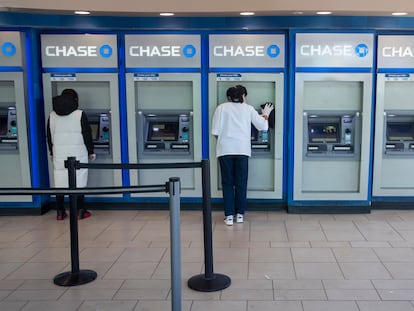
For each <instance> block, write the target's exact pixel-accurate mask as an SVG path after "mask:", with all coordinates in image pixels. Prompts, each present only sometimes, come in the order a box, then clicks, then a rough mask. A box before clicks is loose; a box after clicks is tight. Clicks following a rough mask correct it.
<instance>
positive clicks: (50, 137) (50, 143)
mask: <svg viewBox="0 0 414 311" xmlns="http://www.w3.org/2000/svg"><path fill="white" fill-rule="evenodd" d="M46 134H47V145H48V146H49V153H50V155H51V156H52V155H53V142H52V134H51V132H50V118H49V119H47V133H46Z"/></svg>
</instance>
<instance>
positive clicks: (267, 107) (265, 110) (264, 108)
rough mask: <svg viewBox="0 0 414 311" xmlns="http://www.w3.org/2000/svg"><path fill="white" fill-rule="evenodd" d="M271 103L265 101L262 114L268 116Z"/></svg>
mask: <svg viewBox="0 0 414 311" xmlns="http://www.w3.org/2000/svg"><path fill="white" fill-rule="evenodd" d="M273 108H274V107H273V103H271V102H267V103H265V105H264V107H263V108H262V115H266V116H269V115H270V113H271V112H272V110H273Z"/></svg>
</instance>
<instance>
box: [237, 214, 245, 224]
mask: <svg viewBox="0 0 414 311" xmlns="http://www.w3.org/2000/svg"><path fill="white" fill-rule="evenodd" d="M243 221H244V219H243V214H237V215H236V222H237V223H238V224H241V223H243Z"/></svg>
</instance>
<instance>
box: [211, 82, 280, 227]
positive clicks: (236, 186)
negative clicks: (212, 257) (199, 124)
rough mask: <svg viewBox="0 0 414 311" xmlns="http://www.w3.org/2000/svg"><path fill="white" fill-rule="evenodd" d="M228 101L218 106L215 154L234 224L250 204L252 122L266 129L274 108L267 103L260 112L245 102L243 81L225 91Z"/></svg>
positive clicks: (228, 220)
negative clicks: (248, 180) (248, 190)
mask: <svg viewBox="0 0 414 311" xmlns="http://www.w3.org/2000/svg"><path fill="white" fill-rule="evenodd" d="M226 96H227V100H228V102H225V103H222V104H220V105H218V106H217V108H216V110H215V112H214V115H213V121H212V129H211V133H212V134H213V135H214V136H215V137H216V138H217V146H216V156H217V158H218V160H219V163H220V173H221V185H222V189H223V202H224V216H225V218H224V222H225V223H226V225H229V226H231V225H233V216H234V215H235V216H236V222H237V223H242V222H243V221H244V219H243V217H244V212H245V210H246V205H247V198H246V196H247V177H248V171H249V165H248V161H249V157H250V156H251V126H252V124H253V126H255V127H256V128H257V129H258V130H260V131H267V130H268V127H269V124H268V121H267V120H268V117H269V114H270V112H271V111H272V109H273V105H272V104H270V103H269V104H267V105H265V107H264V108H263V109H262V115H260V114H259V113H258V112H257V111H256V110H255V109H254V107H253V106H250V105H248V104H247V103H246V97H247V90H246V88H245V87H244V86H242V85H236V86H233V87H230V88H229V89H228V90H227V92H226Z"/></svg>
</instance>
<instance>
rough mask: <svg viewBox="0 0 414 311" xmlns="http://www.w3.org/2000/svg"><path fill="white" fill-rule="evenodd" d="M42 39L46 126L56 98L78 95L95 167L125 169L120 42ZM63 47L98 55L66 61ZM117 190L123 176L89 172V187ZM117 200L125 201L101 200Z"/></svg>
mask: <svg viewBox="0 0 414 311" xmlns="http://www.w3.org/2000/svg"><path fill="white" fill-rule="evenodd" d="M41 39H42V65H43V71H44V73H43V93H44V94H43V95H44V105H45V118H46V120H47V119H48V117H49V114H50V112H51V111H52V98H53V97H54V96H57V95H60V94H61V93H62V91H63V90H64V89H74V90H75V91H76V92H77V93H78V97H79V109H81V110H83V111H85V113H86V115H87V117H88V120H89V123H90V125H91V129H92V138H93V142H94V151H95V154H96V160H95V162H94V163H121V142H120V121H119V90H118V73H117V57H116V36H114V35H65V34H61V35H46V34H45V35H42V36H41ZM62 40H63V41H62ZM65 42H71V44H72V45H73V46H76V45H82V46H89V50H95V51H100V52H99V53H98V52H96V53H98V55H92V56H91V57H90V59H88V57H86V56H85V57H84V58H83V59H82V58H79V57H78V58H74V57H73V56H71V57H69V56H65V53H61V52H59V51H64V50H65V46H66V45H65V44H66V43H65ZM105 51H106V52H105ZM108 51H109V52H108ZM102 53H106V54H102ZM49 176H50V178H51V179H53V165H52V163H49ZM51 185H53V183H52V182H51ZM114 186H122V172H121V170H112V169H90V170H89V172H88V187H114ZM119 196H122V195H118V194H117V195H103V197H119Z"/></svg>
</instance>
